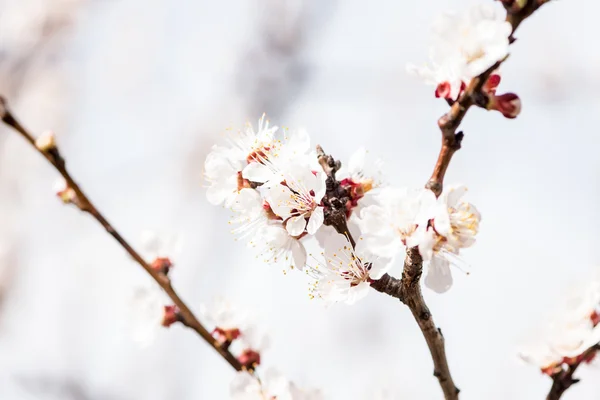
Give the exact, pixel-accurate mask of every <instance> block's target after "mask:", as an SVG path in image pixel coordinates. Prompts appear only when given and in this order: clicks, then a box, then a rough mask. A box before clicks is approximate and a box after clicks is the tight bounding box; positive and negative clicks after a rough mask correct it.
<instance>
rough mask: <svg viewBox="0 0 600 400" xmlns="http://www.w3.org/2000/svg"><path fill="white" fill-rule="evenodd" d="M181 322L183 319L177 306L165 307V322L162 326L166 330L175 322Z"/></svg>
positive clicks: (163, 321)
mask: <svg viewBox="0 0 600 400" xmlns="http://www.w3.org/2000/svg"><path fill="white" fill-rule="evenodd" d="M180 320H181V318H180V315H179V309H178V308H177V306H165V309H164V314H163V320H162V326H164V327H165V328H168V327H170V326H171V325H173V324H174V323H175V322H178V321H180Z"/></svg>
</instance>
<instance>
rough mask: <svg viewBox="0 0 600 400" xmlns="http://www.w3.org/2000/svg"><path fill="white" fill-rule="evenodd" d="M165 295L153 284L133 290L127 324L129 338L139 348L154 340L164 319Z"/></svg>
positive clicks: (166, 300) (166, 301) (149, 283)
mask: <svg viewBox="0 0 600 400" xmlns="http://www.w3.org/2000/svg"><path fill="white" fill-rule="evenodd" d="M166 304H168V298H167V295H166V294H165V293H164V292H163V291H162V289H161V288H160V287H159V286H158V285H157V284H156V283H154V282H148V283H147V284H146V285H140V286H138V287H136V288H134V290H133V293H132V297H131V300H130V313H129V324H130V329H131V337H132V339H133V341H134V342H136V343H137V344H138V345H139V346H140V347H148V346H150V345H151V344H152V343H154V341H155V340H156V337H157V335H158V333H159V331H160V330H161V329H163V322H164V318H165V305H166Z"/></svg>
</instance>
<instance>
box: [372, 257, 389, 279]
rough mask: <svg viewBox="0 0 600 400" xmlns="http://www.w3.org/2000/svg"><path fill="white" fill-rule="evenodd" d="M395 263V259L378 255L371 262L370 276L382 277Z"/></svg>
mask: <svg viewBox="0 0 600 400" xmlns="http://www.w3.org/2000/svg"><path fill="white" fill-rule="evenodd" d="M393 264H394V259H392V258H385V257H378V258H377V259H376V260H375V261H373V262H372V263H371V270H370V271H369V277H370V278H371V279H375V280H377V279H381V277H382V276H383V275H384V274H385V273H386V272H388V271H389V270H390V268H391V267H392V266H393Z"/></svg>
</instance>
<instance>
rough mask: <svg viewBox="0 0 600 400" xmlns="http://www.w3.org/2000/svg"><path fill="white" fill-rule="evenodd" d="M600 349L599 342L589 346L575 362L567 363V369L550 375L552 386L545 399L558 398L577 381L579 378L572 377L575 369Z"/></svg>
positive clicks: (554, 399) (555, 399) (553, 399)
mask: <svg viewBox="0 0 600 400" xmlns="http://www.w3.org/2000/svg"><path fill="white" fill-rule="evenodd" d="M597 351H600V344H597V345H595V346H592V347H590V348H589V349H587V350H586V351H585V352H584V353H583V354H582V355H581V356H580V357H579V358H580V360H579V361H578V362H576V363H575V364H572V365H569V367H568V368H567V369H563V370H562V371H561V372H559V373H557V374H555V375H553V376H552V381H553V382H552V387H551V388H550V392H549V393H548V396H546V400H558V399H560V398H561V396H562V395H563V394H564V393H565V392H566V391H567V389H569V388H570V387H571V386H573V385H574V384H576V383H578V382H579V379H576V378H573V374H575V371H577V368H579V366H580V365H581V364H583V363H584V362H585V361H586V360H589V359H590V358H591V357H593V355H594V354H595V353H596V352H597Z"/></svg>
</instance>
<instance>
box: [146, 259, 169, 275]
mask: <svg viewBox="0 0 600 400" xmlns="http://www.w3.org/2000/svg"><path fill="white" fill-rule="evenodd" d="M150 266H151V267H152V269H153V270H155V271H157V272H160V273H161V274H165V275H167V274H168V273H169V271H170V270H171V268H173V263H172V262H171V260H170V259H169V258H167V257H156V258H155V259H154V261H152V264H150Z"/></svg>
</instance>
